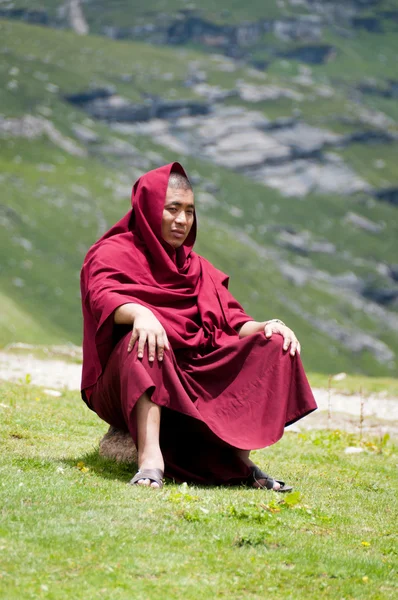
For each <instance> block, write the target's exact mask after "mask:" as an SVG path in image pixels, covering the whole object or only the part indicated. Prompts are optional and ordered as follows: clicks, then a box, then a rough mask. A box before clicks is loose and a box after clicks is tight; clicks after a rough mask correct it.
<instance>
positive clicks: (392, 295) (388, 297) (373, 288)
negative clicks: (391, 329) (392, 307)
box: [362, 281, 398, 306]
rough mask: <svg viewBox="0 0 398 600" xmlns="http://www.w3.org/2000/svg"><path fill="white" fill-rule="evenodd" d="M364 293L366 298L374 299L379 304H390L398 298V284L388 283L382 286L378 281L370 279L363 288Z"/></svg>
mask: <svg viewBox="0 0 398 600" xmlns="http://www.w3.org/2000/svg"><path fill="white" fill-rule="evenodd" d="M362 295H363V297H364V298H367V299H369V300H372V301H373V302H376V303H377V304H382V305H383V306H388V305H389V304H392V303H393V302H395V301H396V300H397V299H398V286H395V287H391V286H390V287H388V286H387V284H386V285H384V286H381V285H380V284H378V283H375V282H373V281H369V282H368V283H367V284H365V286H364V288H363V290H362Z"/></svg>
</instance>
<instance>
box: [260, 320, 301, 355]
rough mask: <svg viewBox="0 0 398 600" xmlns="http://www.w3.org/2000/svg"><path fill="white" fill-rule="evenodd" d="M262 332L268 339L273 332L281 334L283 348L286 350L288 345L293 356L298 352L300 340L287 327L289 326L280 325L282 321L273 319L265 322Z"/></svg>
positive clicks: (299, 350)
mask: <svg viewBox="0 0 398 600" xmlns="http://www.w3.org/2000/svg"><path fill="white" fill-rule="evenodd" d="M264 333H265V337H266V338H267V339H270V338H271V336H272V334H273V333H279V334H280V335H282V336H283V349H284V350H285V351H286V350H288V349H289V347H290V354H291V356H295V354H296V352H298V353H299V354H300V352H301V345H300V342H299V341H298V339H297V338H296V336H295V334H294V332H293V331H292V330H291V329H289V327H286V325H282V323H278V322H275V321H274V322H270V323H267V324H266V325H265V327H264Z"/></svg>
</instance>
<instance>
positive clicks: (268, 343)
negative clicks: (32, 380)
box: [81, 163, 317, 492]
mask: <svg viewBox="0 0 398 600" xmlns="http://www.w3.org/2000/svg"><path fill="white" fill-rule="evenodd" d="M196 227H197V221H196V213H195V204H194V194H193V191H192V187H191V184H190V182H189V179H188V177H187V175H186V173H185V171H184V169H183V168H182V166H181V165H180V164H179V163H172V164H169V165H166V166H164V167H161V168H159V169H155V170H153V171H150V172H148V173H146V174H145V175H143V176H142V177H140V179H138V181H137V182H136V183H135V185H134V187H133V192H132V210H131V211H130V212H129V213H128V214H127V215H126V216H125V217H124V218H122V219H121V220H120V221H119V222H118V223H117V224H116V225H115V226H114V227H112V228H111V229H110V230H109V231H108V232H107V233H106V234H105V235H104V236H103V237H102V238H101V239H100V240H99V241H98V242H96V243H95V244H94V245H93V246H92V247H91V249H90V250H89V252H88V254H87V256H86V259H85V262H84V265H83V268H82V273H81V292H82V303H83V316H84V341H83V375H82V396H83V399H84V400H85V402H86V403H87V404H88V406H89V407H90V408H91V409H92V410H94V411H95V412H96V413H97V415H98V416H99V417H100V418H101V419H103V420H104V421H106V422H107V423H109V424H110V425H112V426H114V427H116V428H117V429H120V430H125V431H128V432H130V435H131V436H132V438H133V440H134V443H135V445H136V447H137V450H138V472H137V473H136V475H135V476H134V477H133V479H132V480H131V482H130V483H131V484H134V485H135V484H138V485H143V486H151V487H153V488H155V487H162V485H163V477H164V475H166V476H168V477H170V478H173V479H175V480H177V481H189V482H193V483H197V484H212V485H220V484H221V485H222V484H226V485H240V484H246V485H249V486H253V487H262V488H267V489H272V490H275V491H277V492H285V491H290V490H291V489H292V488H291V487H289V486H288V485H286V484H285V483H284V482H283V481H278V480H276V479H274V478H273V477H271V476H269V475H267V474H266V473H264V472H263V471H261V469H260V468H259V467H258V466H256V465H255V464H254V463H253V462H252V461H251V460H250V451H251V450H253V449H258V448H264V447H265V446H269V445H271V444H274V443H275V442H277V441H278V440H279V439H280V438H281V437H282V435H283V431H284V427H285V426H286V425H288V424H291V423H293V422H295V421H297V420H298V419H301V418H302V417H304V416H305V415H307V414H308V413H310V412H312V411H313V410H315V409H316V407H317V406H316V403H315V400H314V397H313V394H312V392H311V389H310V386H309V384H308V381H307V378H306V376H305V373H304V369H303V366H302V363H301V359H300V344H299V342H298V340H297V338H296V336H295V334H294V333H293V331H292V330H291V329H289V327H287V326H286V325H284V323H283V322H282V321H280V320H278V319H273V318H271V319H269V320H265V321H261V322H259V321H254V320H253V319H252V318H251V317H250V316H249V315H247V314H246V313H245V311H244V309H243V308H242V306H241V305H240V304H239V303H238V302H237V301H236V300H235V298H234V297H233V296H232V295H231V293H230V292H229V291H228V277H227V276H226V275H225V274H224V273H222V272H221V271H219V270H218V269H216V268H215V267H214V266H213V265H212V264H211V263H210V262H208V261H207V260H206V259H204V258H203V257H201V256H199V255H198V254H196V253H195V252H194V251H193V245H194V242H195V237H196Z"/></svg>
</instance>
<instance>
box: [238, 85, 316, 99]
mask: <svg viewBox="0 0 398 600" xmlns="http://www.w3.org/2000/svg"><path fill="white" fill-rule="evenodd" d="M236 87H237V89H238V93H239V96H240V98H241V100H244V101H245V102H264V101H267V100H279V99H280V98H289V99H291V100H296V101H297V102H300V101H301V100H303V99H304V95H303V94H300V93H299V92H296V91H295V90H292V89H289V88H282V87H279V86H276V85H254V84H252V83H246V82H245V81H237V82H236Z"/></svg>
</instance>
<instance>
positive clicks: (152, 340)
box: [147, 333, 156, 362]
mask: <svg viewBox="0 0 398 600" xmlns="http://www.w3.org/2000/svg"><path fill="white" fill-rule="evenodd" d="M147 343H148V360H149V362H153V361H154V360H155V352H156V336H155V334H153V333H150V334H149V335H148V337H147Z"/></svg>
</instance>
